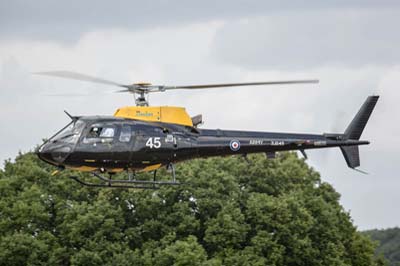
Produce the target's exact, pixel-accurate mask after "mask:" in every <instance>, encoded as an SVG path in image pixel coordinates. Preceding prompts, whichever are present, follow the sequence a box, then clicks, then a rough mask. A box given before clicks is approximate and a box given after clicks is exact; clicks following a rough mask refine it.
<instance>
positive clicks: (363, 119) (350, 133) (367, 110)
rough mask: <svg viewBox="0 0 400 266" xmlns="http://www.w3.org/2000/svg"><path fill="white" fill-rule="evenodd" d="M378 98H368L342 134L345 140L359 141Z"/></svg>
mask: <svg viewBox="0 0 400 266" xmlns="http://www.w3.org/2000/svg"><path fill="white" fill-rule="evenodd" d="M378 99H379V96H369V97H368V98H367V100H366V101H365V102H364V104H363V105H362V106H361V108H360V110H359V111H358V113H357V114H356V116H355V117H354V118H353V121H351V123H350V125H349V126H348V127H347V128H346V131H345V132H344V137H345V138H346V139H353V140H359V139H360V137H361V134H362V132H363V131H364V128H365V125H366V124H367V122H368V119H369V117H370V116H371V113H372V111H373V110H374V107H375V105H376V102H377V101H378Z"/></svg>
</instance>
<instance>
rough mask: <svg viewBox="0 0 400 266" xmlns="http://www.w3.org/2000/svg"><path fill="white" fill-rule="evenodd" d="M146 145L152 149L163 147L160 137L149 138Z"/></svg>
mask: <svg viewBox="0 0 400 266" xmlns="http://www.w3.org/2000/svg"><path fill="white" fill-rule="evenodd" d="M146 147H150V149H153V148H155V149H159V148H160V147H161V141H160V138H159V137H155V138H149V139H148V140H147V141H146Z"/></svg>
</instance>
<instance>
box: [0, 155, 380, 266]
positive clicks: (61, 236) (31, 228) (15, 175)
mask: <svg viewBox="0 0 400 266" xmlns="http://www.w3.org/2000/svg"><path fill="white" fill-rule="evenodd" d="M52 171H54V168H53V167H51V166H49V165H47V164H45V163H43V162H41V161H39V160H38V159H37V158H36V156H35V155H34V154H32V153H27V154H20V155H19V156H18V157H17V158H16V159H15V162H10V161H7V162H6V163H5V167H4V170H0V194H1V200H0V265H271V266H272V265H282V266H291V265H296V266H298V265H307V266H312V265H331V266H334V265H338V266H339V265H341V266H344V265H360V266H361V265H368V266H370V265H385V264H384V261H383V260H382V259H375V257H374V249H375V246H374V244H373V242H371V240H370V239H369V238H368V237H366V236H364V235H362V234H361V233H359V232H358V231H357V230H356V227H355V226H354V225H353V224H352V220H351V217H350V215H349V213H348V212H346V211H345V210H344V209H343V207H342V206H341V205H340V204H339V198H340V195H339V194H338V193H337V192H336V191H335V190H334V189H333V187H332V186H331V185H329V184H328V183H325V182H322V181H321V178H320V176H319V174H318V173H317V172H316V171H315V170H313V169H312V168H310V167H309V166H308V165H307V164H306V163H305V162H304V160H303V159H299V158H298V157H297V155H296V154H295V153H281V154H279V156H278V157H277V158H276V159H274V160H267V159H266V158H265V157H264V156H262V155H252V156H249V161H246V160H245V159H244V158H242V157H239V156H233V157H224V158H210V159H196V160H193V161H189V162H186V163H181V164H179V165H178V166H177V177H178V179H179V181H181V182H183V183H185V184H184V185H181V186H178V187H163V188H161V189H159V190H138V189H136V190H135V189H104V188H100V189H99V188H88V187H83V186H81V185H80V184H78V183H76V182H75V181H73V180H71V179H69V178H68V175H70V172H69V171H64V172H62V173H60V174H59V175H56V176H51V172H52ZM85 175H86V174H83V175H82V176H85ZM168 175H169V174H168V173H166V172H165V171H161V173H160V176H161V177H162V178H164V179H167V178H169V176H168ZM149 176H150V175H149Z"/></svg>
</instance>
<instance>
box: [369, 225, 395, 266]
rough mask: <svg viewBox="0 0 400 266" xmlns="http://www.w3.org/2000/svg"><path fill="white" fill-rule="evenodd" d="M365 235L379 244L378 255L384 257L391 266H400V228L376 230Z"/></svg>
mask: <svg viewBox="0 0 400 266" xmlns="http://www.w3.org/2000/svg"><path fill="white" fill-rule="evenodd" d="M363 233H364V234H366V235H368V236H370V237H371V238H372V239H373V240H375V241H377V242H378V243H379V246H378V247H377V248H376V251H375V253H376V254H379V255H383V256H384V257H385V258H386V259H387V260H388V261H389V265H390V266H400V228H398V227H395V228H388V229H383V230H377V229H375V230H368V231H365V232H363Z"/></svg>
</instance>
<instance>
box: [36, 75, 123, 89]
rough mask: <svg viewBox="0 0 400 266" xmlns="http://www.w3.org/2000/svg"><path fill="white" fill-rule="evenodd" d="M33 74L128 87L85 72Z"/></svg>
mask: <svg viewBox="0 0 400 266" xmlns="http://www.w3.org/2000/svg"><path fill="white" fill-rule="evenodd" d="M33 74H35V75H44V76H52V77H58V78H66V79H74V80H80V81H87V82H94V83H100V84H106V85H112V86H118V87H124V88H129V87H130V86H129V85H123V84H119V83H117V82H114V81H109V80H105V79H101V78H96V77H92V76H88V75H85V74H81V73H77V72H72V71H47V72H36V73H33Z"/></svg>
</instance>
